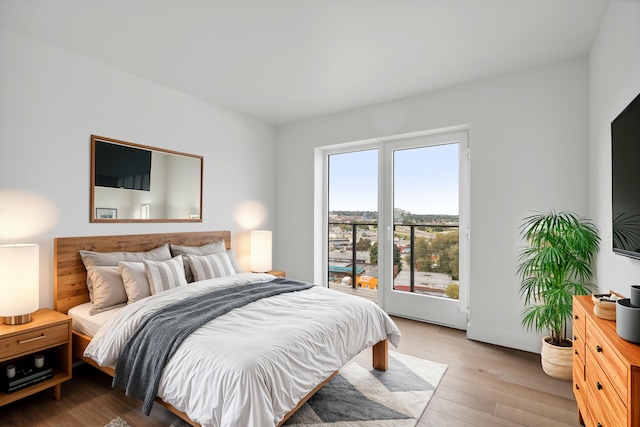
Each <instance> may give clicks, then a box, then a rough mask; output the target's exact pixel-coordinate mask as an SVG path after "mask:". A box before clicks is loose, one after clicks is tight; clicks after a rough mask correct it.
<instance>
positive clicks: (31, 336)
mask: <svg viewBox="0 0 640 427" xmlns="http://www.w3.org/2000/svg"><path fill="white" fill-rule="evenodd" d="M68 341H69V324H68V323H65V324H62V325H55V326H51V327H48V328H41V329H35V330H32V331H29V332H24V333H21V334H16V335H13V336H11V337H8V338H3V339H0V361H3V360H8V359H13V358H15V357H19V356H22V355H24V354H29V353H32V352H34V351H37V350H42V349H46V348H49V347H54V346H57V345H61V344H65V343H67V342H68Z"/></svg>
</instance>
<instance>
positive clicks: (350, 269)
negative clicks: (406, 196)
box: [327, 222, 459, 299]
mask: <svg viewBox="0 0 640 427" xmlns="http://www.w3.org/2000/svg"><path fill="white" fill-rule="evenodd" d="M377 229H378V226H377V224H375V223H373V224H372V223H366V222H349V223H344V222H330V223H329V239H328V241H329V262H328V265H329V271H328V272H327V274H328V278H329V283H330V284H342V286H344V285H349V286H351V287H352V288H353V289H356V288H357V287H362V288H365V287H366V288H369V289H377V282H378V268H377V264H378V260H377V256H378V251H377V249H378V247H377V246H378V244H377V241H378V238H377V234H378V233H377ZM458 235H459V226H458V225H457V224H435V223H430V224H426V223H421V224H396V225H394V273H393V276H394V289H395V290H399V291H407V292H415V293H420V294H427V295H433V296H441V297H446V298H454V299H457V298H458V292H457V290H458V288H457V279H458V277H457V276H458Z"/></svg>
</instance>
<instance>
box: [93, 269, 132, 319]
mask: <svg viewBox="0 0 640 427" xmlns="http://www.w3.org/2000/svg"><path fill="white" fill-rule="evenodd" d="M87 277H88V278H90V279H91V282H92V283H93V301H92V304H93V307H92V308H91V310H90V311H89V314H92V315H93V314H96V313H100V312H101V311H105V310H109V309H112V308H115V307H119V306H122V305H124V304H125V303H126V302H127V293H126V292H125V290H124V283H123V282H122V276H120V270H119V269H118V267H107V266H97V267H89V268H88V269H87Z"/></svg>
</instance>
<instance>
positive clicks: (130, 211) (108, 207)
mask: <svg viewBox="0 0 640 427" xmlns="http://www.w3.org/2000/svg"><path fill="white" fill-rule="evenodd" d="M203 162H204V159H203V157H202V156H196V155H193V154H186V153H180V152H177V151H170V150H164V149H161V148H155V147H149V146H145V145H140V144H134V143H131V142H125V141H119V140H117V139H111V138H105V137H102V136H96V135H91V206H90V210H91V212H90V221H91V222H202V169H203Z"/></svg>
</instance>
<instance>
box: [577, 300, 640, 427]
mask: <svg viewBox="0 0 640 427" xmlns="http://www.w3.org/2000/svg"><path fill="white" fill-rule="evenodd" d="M573 349H574V354H573V383H574V389H573V393H574V394H575V397H576V401H577V402H578V417H579V420H580V422H582V423H584V425H585V426H586V427H592V426H593V427H596V426H598V427H623V426H627V427H637V426H640V345H636V344H632V343H630V342H628V341H625V340H623V339H622V338H620V337H619V336H618V334H617V333H616V322H615V321H611V320H604V319H601V318H599V317H597V316H596V315H594V314H593V302H592V301H591V296H574V297H573Z"/></svg>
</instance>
